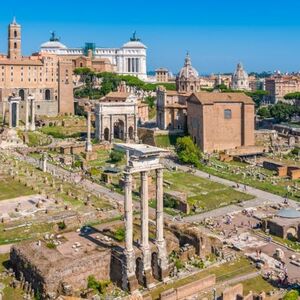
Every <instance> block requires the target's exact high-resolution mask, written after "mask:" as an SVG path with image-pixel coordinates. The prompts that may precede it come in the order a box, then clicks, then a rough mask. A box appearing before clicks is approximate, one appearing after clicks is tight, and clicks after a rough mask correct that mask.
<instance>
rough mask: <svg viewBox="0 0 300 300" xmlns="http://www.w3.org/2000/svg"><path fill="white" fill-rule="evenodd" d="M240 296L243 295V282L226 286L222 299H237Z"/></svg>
mask: <svg viewBox="0 0 300 300" xmlns="http://www.w3.org/2000/svg"><path fill="white" fill-rule="evenodd" d="M238 296H243V285H242V284H241V283H239V284H237V285H235V286H229V287H227V288H225V290H224V291H223V293H222V296H221V300H235V299H237V297H238Z"/></svg>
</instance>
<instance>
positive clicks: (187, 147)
mask: <svg viewBox="0 0 300 300" xmlns="http://www.w3.org/2000/svg"><path fill="white" fill-rule="evenodd" d="M175 148H176V152H177V155H178V158H179V160H180V161H182V162H183V163H186V164H193V165H194V166H196V167H199V165H200V159H201V157H202V153H201V151H200V150H199V148H198V147H197V145H195V144H194V143H193V141H192V139H191V137H189V136H185V137H182V138H178V139H177V142H176V147H175Z"/></svg>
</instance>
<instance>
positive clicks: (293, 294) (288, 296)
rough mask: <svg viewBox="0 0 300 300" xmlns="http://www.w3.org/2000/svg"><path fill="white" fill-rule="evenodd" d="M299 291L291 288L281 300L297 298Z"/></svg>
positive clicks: (294, 299)
mask: <svg viewBox="0 0 300 300" xmlns="http://www.w3.org/2000/svg"><path fill="white" fill-rule="evenodd" d="M298 297H299V292H298V291H296V290H291V291H289V292H288V293H287V294H285V296H284V297H283V300H298Z"/></svg>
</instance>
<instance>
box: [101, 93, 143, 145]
mask: <svg viewBox="0 0 300 300" xmlns="http://www.w3.org/2000/svg"><path fill="white" fill-rule="evenodd" d="M95 120H96V121H95V138H96V139H97V140H98V141H100V142H103V141H109V142H112V141H113V140H116V139H119V140H123V141H125V142H129V141H137V139H138V138H137V123H138V103H137V97H136V96H134V95H132V94H130V93H128V92H111V93H109V94H108V95H106V96H105V97H103V99H101V100H100V101H99V103H97V104H96V106H95Z"/></svg>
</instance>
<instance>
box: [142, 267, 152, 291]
mask: <svg viewBox="0 0 300 300" xmlns="http://www.w3.org/2000/svg"><path fill="white" fill-rule="evenodd" d="M144 272H145V275H144V282H145V287H147V288H148V287H149V286H150V285H151V283H153V282H154V278H153V276H152V271H151V269H148V270H145V271H144Z"/></svg>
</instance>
